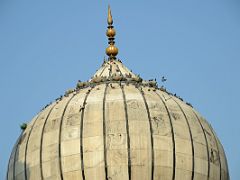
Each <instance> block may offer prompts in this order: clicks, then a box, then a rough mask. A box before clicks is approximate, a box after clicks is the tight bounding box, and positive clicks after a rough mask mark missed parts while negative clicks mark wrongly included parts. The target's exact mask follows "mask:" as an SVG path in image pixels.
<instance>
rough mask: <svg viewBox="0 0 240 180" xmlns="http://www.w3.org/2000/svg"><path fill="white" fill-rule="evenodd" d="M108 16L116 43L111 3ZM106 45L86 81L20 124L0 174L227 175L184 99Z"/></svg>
mask: <svg viewBox="0 0 240 180" xmlns="http://www.w3.org/2000/svg"><path fill="white" fill-rule="evenodd" d="M108 24H109V26H108V31H107V35H108V37H109V46H110V47H114V48H115V49H116V47H115V42H114V36H115V33H109V32H112V31H113V26H112V24H113V20H112V16H111V11H110V8H109V13H108ZM114 31H115V30H114ZM106 53H107V54H108V55H109V59H108V60H105V61H104V63H103V64H102V67H101V68H100V69H99V70H98V71H97V72H96V74H95V75H93V77H92V78H91V79H90V80H89V81H88V82H78V84H77V87H76V89H73V90H68V91H67V92H66V94H65V95H64V96H62V97H59V98H57V99H56V101H55V102H54V103H52V104H50V105H47V106H46V107H44V108H43V109H42V110H41V112H40V113H38V114H37V115H36V116H35V117H34V118H33V120H32V121H31V122H29V123H28V124H27V127H26V129H24V127H23V129H24V130H23V131H22V134H21V135H20V137H19V139H18V140H17V142H16V144H15V146H14V148H13V151H12V153H11V157H10V160H9V164H8V171H7V178H6V179H7V180H43V179H44V180H229V174H228V167H227V160H226V157H225V154H224V150H223V147H222V145H221V143H220V142H219V140H218V138H217V137H216V134H215V133H214V131H213V129H212V127H211V126H210V125H209V124H208V123H207V121H206V120H205V119H204V118H203V117H202V116H201V115H200V114H199V113H198V112H197V111H196V110H194V109H193V108H192V106H191V104H189V103H186V102H184V101H183V100H182V99H181V98H179V97H177V96H176V95H173V94H171V93H169V92H168V91H166V89H165V88H163V87H161V88H158V86H157V83H156V82H155V81H154V80H150V81H145V80H143V79H142V78H141V77H140V76H138V75H135V74H134V73H132V72H131V71H130V70H129V69H128V68H126V67H125V66H124V65H123V64H122V62H121V61H120V60H117V58H116V57H115V56H116V54H117V51H112V50H109V48H108V49H107V50H106Z"/></svg>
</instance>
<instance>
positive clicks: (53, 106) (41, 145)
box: [39, 103, 57, 179]
mask: <svg viewBox="0 0 240 180" xmlns="http://www.w3.org/2000/svg"><path fill="white" fill-rule="evenodd" d="M56 106H57V103H55V104H53V105H52V107H51V108H50V111H49V112H48V113H47V116H46V118H45V120H44V123H43V127H42V129H41V137H40V156H39V158H40V159H39V161H40V163H39V164H40V176H41V179H43V157H42V155H43V153H42V149H43V148H42V147H43V135H44V130H45V127H46V124H47V121H48V119H49V117H50V115H51V113H52V111H53V109H54V108H55V107H56Z"/></svg>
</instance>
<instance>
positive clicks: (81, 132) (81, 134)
mask: <svg viewBox="0 0 240 180" xmlns="http://www.w3.org/2000/svg"><path fill="white" fill-rule="evenodd" d="M92 90H93V89H88V91H87V92H86V95H85V97H84V101H83V105H82V107H81V108H80V111H81V109H82V114H81V122H80V156H81V170H82V171H81V173H82V179H83V180H85V168H84V156H83V125H84V115H85V108H86V105H87V100H88V97H89V95H90V93H91V91H92Z"/></svg>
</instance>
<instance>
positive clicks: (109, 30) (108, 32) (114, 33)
mask: <svg viewBox="0 0 240 180" xmlns="http://www.w3.org/2000/svg"><path fill="white" fill-rule="evenodd" d="M106 35H107V37H110V38H112V37H114V36H115V35H116V31H115V29H113V28H111V29H108V30H107V32H106Z"/></svg>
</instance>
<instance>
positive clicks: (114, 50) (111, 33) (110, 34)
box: [106, 6, 118, 60]
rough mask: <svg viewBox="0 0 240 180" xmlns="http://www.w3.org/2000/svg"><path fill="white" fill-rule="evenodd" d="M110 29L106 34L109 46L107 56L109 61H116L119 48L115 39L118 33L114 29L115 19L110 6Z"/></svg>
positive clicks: (108, 20)
mask: <svg viewBox="0 0 240 180" xmlns="http://www.w3.org/2000/svg"><path fill="white" fill-rule="evenodd" d="M107 22H108V29H107V32H106V35H107V37H108V44H109V46H108V47H107V48H106V54H107V55H108V56H109V58H108V59H109V60H114V59H116V56H117V54H118V48H117V47H116V46H115V41H114V39H115V38H114V37H115V35H116V31H115V29H114V27H113V25H112V24H113V18H112V13H111V8H110V6H108V19H107Z"/></svg>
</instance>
